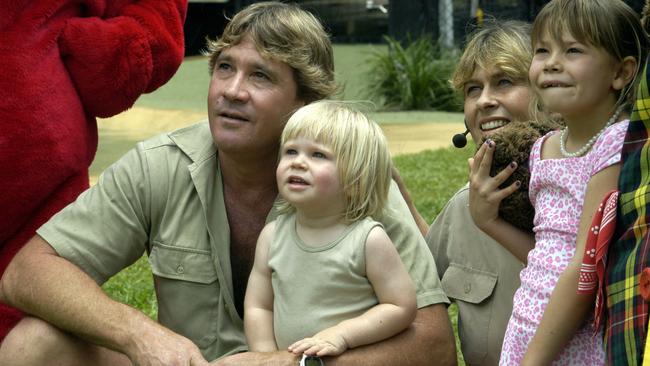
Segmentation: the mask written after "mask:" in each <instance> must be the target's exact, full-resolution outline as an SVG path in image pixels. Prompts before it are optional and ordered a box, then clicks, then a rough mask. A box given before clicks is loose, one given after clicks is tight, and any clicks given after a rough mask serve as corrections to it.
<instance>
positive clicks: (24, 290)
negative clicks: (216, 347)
mask: <svg viewBox="0 0 650 366" xmlns="http://www.w3.org/2000/svg"><path fill="white" fill-rule="evenodd" d="M0 301H3V302H5V303H7V304H9V305H12V306H14V307H17V308H19V309H21V310H23V311H25V312H26V313H29V314H33V315H35V316H37V317H39V318H41V319H43V320H45V321H47V322H49V323H51V324H53V325H55V326H56V327H58V328H60V329H63V330H66V331H69V332H71V333H73V334H75V335H77V336H79V337H80V338H82V339H84V340H87V341H88V342H92V343H95V344H98V345H100V346H104V347H107V348H109V349H112V350H115V351H118V352H122V353H124V354H126V355H127V356H128V357H129V358H130V359H131V361H132V362H134V364H136V365H171V364H175V363H172V362H171V361H172V360H174V362H178V361H183V360H184V362H185V363H183V364H191V365H207V362H206V361H205V359H204V358H203V356H202V355H201V353H200V352H199V350H198V348H197V347H196V346H195V345H194V344H193V343H192V342H191V341H190V340H188V339H186V338H184V337H182V336H180V335H177V334H175V333H173V332H172V331H170V330H168V329H167V328H165V327H163V326H161V325H159V324H157V323H156V322H154V321H152V320H151V319H149V318H148V317H147V316H146V315H144V314H143V313H141V312H139V311H137V310H135V309H133V308H131V307H129V306H127V305H124V304H121V303H118V302H116V301H114V300H112V299H111V298H109V297H108V296H106V295H105V294H104V293H103V292H102V290H101V288H100V287H99V286H98V285H97V284H96V283H95V281H93V280H92V279H91V278H90V277H89V276H88V275H87V274H86V273H84V272H83V271H81V270H80V269H79V268H78V267H77V266H75V265H74V264H72V263H71V262H69V261H67V260H66V259H64V258H61V257H59V256H58V254H57V253H56V251H55V250H54V249H53V248H52V247H51V246H50V245H49V244H48V243H47V242H46V241H45V240H43V239H42V238H41V237H40V236H35V237H34V238H32V239H31V240H30V241H29V242H28V243H27V244H26V245H25V247H24V248H23V249H22V250H21V251H20V252H18V254H17V255H16V257H15V258H14V259H13V261H12V262H11V263H10V264H9V266H8V267H7V270H6V271H5V273H4V275H3V276H2V278H1V279H0Z"/></svg>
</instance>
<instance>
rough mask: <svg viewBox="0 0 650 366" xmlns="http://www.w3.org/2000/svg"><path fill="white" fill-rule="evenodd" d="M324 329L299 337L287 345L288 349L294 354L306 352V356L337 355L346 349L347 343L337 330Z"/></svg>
mask: <svg viewBox="0 0 650 366" xmlns="http://www.w3.org/2000/svg"><path fill="white" fill-rule="evenodd" d="M330 330H332V328H328V329H325V330H324V331H322V332H319V333H318V334H316V335H315V336H313V337H311V338H305V339H301V340H299V341H298V342H295V343H294V344H292V345H290V346H289V351H290V352H293V353H294V354H302V353H304V354H306V355H308V356H313V355H316V356H319V357H321V356H338V355H340V354H341V353H343V352H344V351H345V350H346V349H348V344H347V342H346V341H345V339H344V338H343V336H341V335H340V334H338V333H337V332H333V331H330Z"/></svg>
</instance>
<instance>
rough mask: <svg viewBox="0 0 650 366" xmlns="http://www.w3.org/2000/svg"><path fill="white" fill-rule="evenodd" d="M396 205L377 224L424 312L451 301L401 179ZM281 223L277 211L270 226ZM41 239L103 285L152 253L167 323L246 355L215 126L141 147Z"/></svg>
mask: <svg viewBox="0 0 650 366" xmlns="http://www.w3.org/2000/svg"><path fill="white" fill-rule="evenodd" d="M389 201H390V203H389V205H390V207H391V209H392V210H393V211H392V213H391V214H388V215H386V216H385V217H384V218H380V219H379V220H378V221H380V222H382V224H383V225H384V227H385V228H386V231H387V232H388V234H389V236H390V237H391V238H392V240H393V242H394V243H395V246H396V247H397V249H398V251H399V253H400V255H401V257H402V260H403V261H404V263H405V266H406V268H407V270H408V271H409V272H410V274H411V277H412V278H413V280H414V282H415V285H416V288H417V300H418V306H419V307H424V306H427V305H431V304H436V303H441V302H448V299H447V297H446V296H445V294H444V292H443V291H442V288H441V285H440V281H439V279H438V273H437V271H436V268H435V263H434V261H433V258H432V256H431V253H430V252H429V250H428V248H427V246H426V243H425V242H424V239H423V238H422V236H421V235H420V234H419V231H418V229H417V227H416V225H415V222H414V221H413V220H412V218H411V215H410V213H409V210H408V207H407V206H406V204H405V203H404V201H403V200H402V198H401V195H400V194H399V190H398V189H397V187H396V185H395V184H394V183H393V185H392V187H391V193H390V198H389ZM275 217H276V212H275V210H272V211H271V212H270V213H269V215H268V217H267V222H269V221H272V220H273V219H274V218H275ZM38 234H39V235H40V236H41V237H43V238H44V239H45V240H46V241H47V242H48V243H50V245H52V247H54V249H55V250H56V251H57V253H58V254H59V255H60V256H62V257H64V258H67V259H68V260H70V261H71V262H73V263H75V264H76V265H78V266H79V267H80V268H82V269H83V270H84V271H85V272H86V273H88V274H89V275H90V276H91V277H92V278H93V279H94V280H95V281H96V282H97V283H98V284H101V283H104V282H105V281H106V280H108V279H109V278H110V277H111V276H113V275H114V274H116V273H117V272H119V271H120V270H121V269H123V268H125V267H127V266H128V265H130V264H131V263H133V262H135V261H136V260H137V259H138V258H140V256H142V254H143V253H144V252H146V253H147V254H148V257H149V263H150V264H151V268H152V271H153V274H154V283H155V290H156V296H157V299H158V318H159V321H160V322H161V323H162V324H163V325H165V326H167V327H168V328H170V329H172V330H174V331H175V332H177V333H179V334H182V335H184V336H186V337H188V338H189V339H191V340H192V341H194V342H195V343H196V344H197V345H198V346H199V348H200V349H201V351H202V353H203V355H204V356H205V357H206V359H208V360H213V359H216V358H219V357H221V356H224V355H227V354H232V353H236V352H241V351H245V350H246V349H247V346H246V339H245V337H244V328H243V321H242V319H241V318H240V316H239V315H238V313H237V311H236V310H235V304H234V301H233V288H232V276H231V267H230V265H231V264H230V233H229V225H228V219H227V216H226V210H225V206H224V197H223V187H222V181H221V173H220V169H219V165H218V159H217V149H216V147H215V145H214V143H213V141H212V136H211V133H210V130H209V127H208V123H207V121H203V122H200V123H198V124H195V125H193V126H190V127H187V128H184V129H180V130H177V131H174V132H171V133H168V134H163V135H160V136H157V137H154V138H152V139H150V140H147V141H144V142H141V143H139V144H138V145H137V146H136V148H135V149H133V150H131V151H130V152H128V153H127V154H126V155H125V156H124V157H122V158H121V159H120V160H119V161H118V162H116V163H115V164H113V165H112V166H111V167H109V168H108V169H107V170H106V171H105V172H104V173H103V174H102V176H101V177H100V179H99V182H98V183H97V184H96V185H95V186H93V187H91V188H90V189H89V190H87V191H86V192H84V193H83V194H82V195H80V196H79V198H78V199H77V201H75V202H74V203H72V204H71V205H70V206H68V207H66V208H65V209H64V210H62V211H61V212H60V213H59V214H57V215H56V216H54V217H53V218H52V219H51V220H50V221H49V222H48V223H46V224H45V225H43V227H41V228H40V229H39V230H38ZM297 275H299V274H297ZM324 296H327V294H324Z"/></svg>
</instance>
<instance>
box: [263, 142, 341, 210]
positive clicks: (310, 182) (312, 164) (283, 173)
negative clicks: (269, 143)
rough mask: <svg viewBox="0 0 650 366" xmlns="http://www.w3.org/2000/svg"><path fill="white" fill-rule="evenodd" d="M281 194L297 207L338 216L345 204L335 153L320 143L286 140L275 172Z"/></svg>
mask: <svg viewBox="0 0 650 366" xmlns="http://www.w3.org/2000/svg"><path fill="white" fill-rule="evenodd" d="M276 177H277V182H278V191H279V192H280V195H282V197H283V198H284V199H285V200H287V201H288V202H289V203H290V204H292V205H293V206H294V207H296V208H297V209H299V210H310V211H312V212H313V213H317V214H318V215H337V214H340V213H342V212H343V210H344V207H345V195H344V192H343V189H342V187H341V182H340V177H339V170H338V167H337V164H336V154H335V153H334V151H333V150H332V149H330V148H329V147H328V146H326V145H324V144H321V143H319V142H316V141H313V140H310V139H306V138H296V139H291V140H288V141H286V142H285V144H284V145H283V146H282V150H281V153H280V162H279V163H278V168H277V171H276Z"/></svg>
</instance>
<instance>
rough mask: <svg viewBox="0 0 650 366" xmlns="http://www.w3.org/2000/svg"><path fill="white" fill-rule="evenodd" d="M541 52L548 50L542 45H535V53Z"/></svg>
mask: <svg viewBox="0 0 650 366" xmlns="http://www.w3.org/2000/svg"><path fill="white" fill-rule="evenodd" d="M543 53H548V50H547V49H546V48H544V47H537V48H535V54H536V55H537V54H543Z"/></svg>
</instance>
